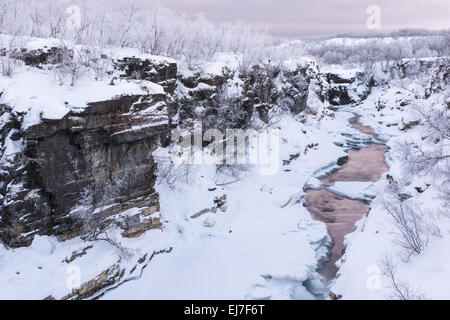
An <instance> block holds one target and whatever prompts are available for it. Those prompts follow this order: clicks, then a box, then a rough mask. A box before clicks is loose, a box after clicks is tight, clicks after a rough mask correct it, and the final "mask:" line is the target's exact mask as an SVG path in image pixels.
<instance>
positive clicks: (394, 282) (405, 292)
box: [380, 254, 425, 300]
mask: <svg viewBox="0 0 450 320" xmlns="http://www.w3.org/2000/svg"><path fill="white" fill-rule="evenodd" d="M380 269H381V273H382V274H383V275H384V276H385V277H387V278H388V280H389V283H390V286H391V288H392V294H391V295H390V296H389V297H388V298H393V299H399V300H424V299H425V295H423V294H421V293H420V292H419V291H418V290H417V289H415V288H413V287H412V286H411V285H410V284H409V283H408V282H406V281H403V280H400V279H398V277H397V266H396V265H395V263H394V261H393V260H392V258H391V257H390V256H388V255H387V254H386V255H384V256H383V259H382V260H381V262H380Z"/></svg>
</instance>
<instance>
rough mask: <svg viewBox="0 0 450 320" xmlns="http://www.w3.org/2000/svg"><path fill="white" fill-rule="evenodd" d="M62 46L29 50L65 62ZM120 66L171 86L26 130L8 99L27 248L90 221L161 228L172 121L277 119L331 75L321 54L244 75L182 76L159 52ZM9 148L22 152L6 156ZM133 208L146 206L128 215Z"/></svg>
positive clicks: (1, 173)
mask: <svg viewBox="0 0 450 320" xmlns="http://www.w3.org/2000/svg"><path fill="white" fill-rule="evenodd" d="M60 50H64V49H58V48H50V49H47V48H45V49H42V50H33V51H27V50H24V51H22V52H21V57H22V60H23V61H25V62H26V63H27V64H29V65H31V66H35V67H42V66H43V65H45V64H49V63H50V64H51V63H57V60H55V57H58V56H59V55H61V54H66V53H65V52H60ZM114 65H115V72H114V76H117V77H120V78H122V79H126V80H128V81H140V80H146V81H151V82H153V83H157V84H160V85H161V86H162V87H163V88H164V92H161V93H155V94H141V95H124V96H119V97H116V98H113V99H110V100H106V101H97V102H91V103H89V104H88V106H87V107H86V108H83V109H77V108H76V107H71V110H72V111H70V112H69V113H68V114H66V115H65V116H64V117H63V118H62V119H57V120H49V119H41V122H40V123H39V124H37V125H34V126H31V127H29V128H27V129H26V130H22V125H21V124H22V123H23V121H24V117H25V116H26V115H25V114H19V113H14V112H12V111H11V108H9V107H8V106H7V105H2V106H0V116H1V117H2V119H1V120H2V121H1V125H2V126H1V127H0V133H1V135H0V143H1V146H2V154H1V156H2V161H1V164H0V166H1V170H0V178H1V183H0V209H1V215H0V217H1V219H0V239H1V241H2V242H3V243H4V244H6V245H8V246H11V247H19V246H27V245H29V244H30V243H31V242H32V240H33V237H34V235H35V234H40V235H55V236H58V237H59V239H60V240H65V239H69V238H71V237H74V236H77V235H80V234H83V233H84V232H86V223H88V224H94V225H95V226H96V227H99V228H105V227H106V226H108V225H110V224H114V225H116V226H117V227H120V228H121V229H122V230H123V232H122V235H123V236H124V237H137V236H139V235H141V234H142V233H144V232H145V231H147V230H149V229H154V228H160V227H161V222H160V220H159V216H158V212H159V199H158V194H157V193H156V192H155V190H154V183H155V179H156V176H155V172H156V165H155V162H154V159H153V157H152V152H153V150H155V148H156V147H157V146H158V145H160V144H162V145H166V144H167V143H168V141H169V138H170V132H171V130H172V129H173V128H175V127H177V126H182V127H186V128H192V124H193V122H194V121H195V120H200V121H202V124H203V129H204V130H207V129H209V128H215V129H219V130H223V131H222V132H224V130H225V129H228V128H246V127H248V126H249V125H250V122H251V121H252V119H253V118H254V117H258V118H259V119H260V120H262V121H264V122H269V121H270V119H269V112H270V110H271V109H272V108H273V107H274V106H279V107H281V108H283V109H285V110H286V111H290V112H293V113H294V114H297V113H300V112H302V111H303V110H305V108H306V107H307V104H308V98H309V95H310V85H311V83H312V82H314V83H317V84H319V86H318V87H319V88H320V90H321V92H323V91H324V90H326V89H325V88H326V86H325V84H326V80H325V79H324V77H323V76H322V75H321V74H320V72H319V70H318V67H317V66H316V65H315V64H314V62H312V61H301V62H292V61H291V62H290V63H288V64H283V65H274V64H271V63H269V62H268V63H265V64H258V65H255V66H252V67H251V68H250V69H249V70H248V72H246V73H245V74H241V73H239V71H237V70H231V69H230V68H229V67H228V66H227V65H224V66H223V67H222V69H221V72H217V71H214V72H206V71H204V70H202V69H199V70H197V71H193V72H191V73H190V74H186V73H182V74H178V71H177V64H176V62H175V61H173V60H171V59H169V58H161V57H153V56H144V57H141V58H136V57H127V58H123V59H120V60H117V61H115V64H114ZM327 79H328V81H329V82H331V81H334V82H336V83H344V84H349V83H350V82H348V81H341V80H342V79H340V78H339V79H338V78H336V77H335V78H332V77H331V76H330V77H328V78H327ZM347 82H348V83H347ZM111 84H112V85H113V84H114V79H113V81H112V82H111ZM142 85H145V83H142ZM329 92H331V91H329ZM318 95H319V96H320V95H321V93H318ZM322 95H323V96H325V94H322ZM328 95H330V93H328ZM6 145H12V146H14V148H15V149H16V150H15V151H14V152H12V153H11V154H6V151H5V150H6ZM131 208H137V211H134V212H133V214H131V215H127V216H124V217H122V216H121V213H122V212H124V211H127V210H128V209H131Z"/></svg>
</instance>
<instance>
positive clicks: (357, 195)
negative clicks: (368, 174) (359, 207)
mask: <svg viewBox="0 0 450 320" xmlns="http://www.w3.org/2000/svg"><path fill="white" fill-rule="evenodd" d="M326 189H327V190H328V191H331V192H333V193H336V194H338V195H340V196H345V197H347V198H350V199H354V200H365V201H370V200H371V199H373V198H375V197H376V193H375V192H374V190H373V183H371V182H363V181H336V182H335V183H334V184H333V185H331V186H329V187H327V188H326Z"/></svg>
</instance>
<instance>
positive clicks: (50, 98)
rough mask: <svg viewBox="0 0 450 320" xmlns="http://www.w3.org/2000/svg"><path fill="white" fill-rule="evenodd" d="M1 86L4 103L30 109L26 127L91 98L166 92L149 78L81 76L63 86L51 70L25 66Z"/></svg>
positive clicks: (83, 105)
mask: <svg viewBox="0 0 450 320" xmlns="http://www.w3.org/2000/svg"><path fill="white" fill-rule="evenodd" d="M144 86H145V87H144ZM0 87H1V88H2V92H3V94H2V95H1V96H0V103H2V104H6V105H8V106H10V107H12V108H13V111H14V112H17V113H26V115H25V119H24V121H23V124H22V129H26V128H28V127H30V126H32V125H35V124H38V123H39V122H40V121H41V119H61V118H63V117H64V116H65V115H66V114H67V113H69V112H70V111H71V110H74V111H77V112H79V111H80V110H82V109H83V108H86V107H87V105H88V103H89V102H96V101H104V100H108V99H111V98H113V97H115V96H120V95H134V94H136V95H137V94H164V89H163V88H162V87H161V86H160V85H158V84H155V83H152V82H149V81H145V83H144V82H134V81H126V80H116V81H115V85H113V86H111V85H109V81H108V80H104V81H94V80H90V79H80V81H79V82H77V84H76V85H75V86H74V87H72V86H68V85H64V86H60V85H58V83H57V81H56V80H55V79H54V76H53V75H52V74H51V73H50V72H49V71H46V70H39V69H36V68H30V67H25V66H23V67H21V68H19V69H18V70H16V71H15V72H14V74H13V76H12V77H0ZM48 92H51V93H52V94H51V95H49V94H48Z"/></svg>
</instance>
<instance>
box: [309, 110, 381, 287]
mask: <svg viewBox="0 0 450 320" xmlns="http://www.w3.org/2000/svg"><path fill="white" fill-rule="evenodd" d="M349 123H350V125H351V126H352V127H353V128H354V129H356V130H358V131H360V132H361V133H364V134H368V135H371V136H372V137H373V138H374V140H366V141H358V139H356V140H355V139H354V137H352V136H349V142H350V143H349V146H350V150H348V156H346V157H344V158H341V159H339V161H338V164H339V165H341V167H340V168H339V169H337V170H335V171H333V172H331V173H329V174H326V175H325V176H323V177H321V178H320V182H321V185H320V187H316V188H308V189H307V190H306V194H305V206H306V207H307V208H308V210H309V211H310V212H311V214H312V216H313V217H314V219H316V220H319V221H322V222H324V223H325V224H326V225H327V229H328V232H329V234H330V236H331V238H332V239H333V243H332V246H331V248H330V252H329V256H328V260H327V261H325V262H324V263H323V264H322V266H321V267H320V268H319V269H318V272H319V273H320V274H321V275H322V276H323V277H324V278H325V279H326V280H332V279H334V278H335V277H336V274H337V271H338V267H337V266H336V262H337V261H338V260H339V259H340V258H341V257H342V255H343V254H344V251H345V244H344V240H345V236H346V235H347V234H349V233H352V232H353V231H355V229H356V226H355V223H356V222H357V221H358V220H360V219H361V218H362V217H363V216H364V215H365V214H366V213H368V211H369V210H370V208H369V204H370V201H371V199H372V198H373V197H375V195H374V194H372V193H371V191H370V187H371V185H372V183H373V182H375V181H377V180H378V179H379V177H380V176H381V175H382V174H383V173H385V172H387V171H388V167H387V165H386V162H385V160H384V155H385V153H386V152H387V151H388V147H387V146H385V145H384V144H382V143H381V142H380V141H378V140H377V135H376V134H375V133H374V132H373V130H372V129H371V128H370V127H367V126H364V125H362V124H361V123H360V122H359V116H358V115H356V114H355V116H354V117H352V118H350V119H349Z"/></svg>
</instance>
